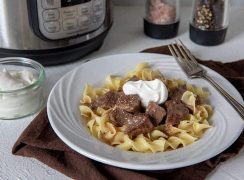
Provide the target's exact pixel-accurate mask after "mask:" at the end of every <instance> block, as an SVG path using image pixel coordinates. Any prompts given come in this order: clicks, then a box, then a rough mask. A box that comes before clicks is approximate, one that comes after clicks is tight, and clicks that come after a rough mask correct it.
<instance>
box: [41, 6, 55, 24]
mask: <svg viewBox="0 0 244 180" xmlns="http://www.w3.org/2000/svg"><path fill="white" fill-rule="evenodd" d="M42 16H43V19H44V21H56V20H58V19H59V12H58V10H57V9H53V10H45V11H43V14H42Z"/></svg>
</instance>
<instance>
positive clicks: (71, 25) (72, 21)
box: [63, 19, 77, 31]
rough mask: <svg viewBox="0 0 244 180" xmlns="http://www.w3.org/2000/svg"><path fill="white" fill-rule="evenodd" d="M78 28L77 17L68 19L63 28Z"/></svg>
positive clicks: (69, 29) (68, 29)
mask: <svg viewBox="0 0 244 180" xmlns="http://www.w3.org/2000/svg"><path fill="white" fill-rule="evenodd" d="M76 28H77V20H76V19H67V20H65V21H64V22H63V29H64V30H65V31H71V30H75V29H76Z"/></svg>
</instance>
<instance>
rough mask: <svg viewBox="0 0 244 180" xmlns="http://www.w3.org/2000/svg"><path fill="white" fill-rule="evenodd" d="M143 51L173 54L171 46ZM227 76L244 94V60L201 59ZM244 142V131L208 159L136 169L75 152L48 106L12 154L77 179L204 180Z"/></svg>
mask: <svg viewBox="0 0 244 180" xmlns="http://www.w3.org/2000/svg"><path fill="white" fill-rule="evenodd" d="M143 52H148V53H149V52H150V53H161V54H170V53H169V51H168V48H167V46H161V47H156V48H151V49H147V50H144V51H143ZM199 62H200V63H202V64H204V65H206V66H208V67H210V68H212V69H214V70H215V71H217V72H219V73H220V74H222V75H223V76H224V77H226V78H227V79H228V80H229V81H230V82H231V83H233V85H234V86H235V87H236V88H237V89H238V90H239V91H240V93H241V94H242V97H244V60H240V61H237V62H233V63H221V62H216V61H200V60H199ZM243 144H244V133H242V134H241V136H240V137H239V138H238V139H237V140H236V142H235V143H234V144H233V145H232V146H231V147H229V148H228V149H227V150H225V151H224V152H222V153H221V154H219V155H217V156H216V157H213V158H211V159H210V160H207V161H205V162H202V163H199V164H196V165H192V166H188V167H184V168H178V169H172V170H162V171H134V170H127V169H122V168H117V167H113V166H109V165H106V164H102V163H99V162H96V161H93V160H91V159H88V158H86V157H85V156H83V155H81V154H78V153H77V152H75V151H73V150H72V149H71V148H69V147H68V146H67V145H65V144H64V143H63V142H62V141H61V140H60V139H59V138H58V137H57V135H56V134H55V133H54V131H53V129H52V128H51V126H50V124H49V120H48V117H47V112H46V109H44V110H43V111H42V112H41V113H40V114H39V115H38V116H37V117H36V118H35V119H34V120H33V121H32V122H31V123H30V125H29V126H28V127H27V128H26V129H25V131H24V132H23V133H22V134H21V136H20V137H19V139H18V140H17V142H16V143H15V145H14V147H13V150H12V153H13V154H14V155H19V156H25V157H33V158H36V159H38V160H39V161H41V162H43V163H44V164H47V165H48V166H50V167H51V168H54V169H56V170H58V171H60V172H61V173H63V174H65V175H67V176H69V177H71V178H74V179H87V180H89V179H94V180H95V179H118V180H119V179H133V180H136V179H138V180H144V179H167V180H168V179H177V180H179V179H187V180H188V179H189V180H191V179H192V180H193V179H194V180H198V179H204V178H205V177H206V176H207V175H208V174H209V173H210V172H211V171H212V170H213V169H214V168H215V167H216V166H217V165H218V164H220V163H221V162H224V161H226V160H227V159H229V158H231V157H233V156H235V155H236V154H237V153H238V152H239V150H241V148H242V147H243Z"/></svg>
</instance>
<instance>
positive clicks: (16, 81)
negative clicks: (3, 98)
mask: <svg viewBox="0 0 244 180" xmlns="http://www.w3.org/2000/svg"><path fill="white" fill-rule="evenodd" d="M34 81H36V78H35V77H34V75H33V73H32V72H31V71H27V70H23V71H8V70H7V69H5V68H4V69H3V71H2V72H0V90H1V91H12V90H17V89H21V88H24V87H26V86H28V85H30V84H32V83H33V82H34Z"/></svg>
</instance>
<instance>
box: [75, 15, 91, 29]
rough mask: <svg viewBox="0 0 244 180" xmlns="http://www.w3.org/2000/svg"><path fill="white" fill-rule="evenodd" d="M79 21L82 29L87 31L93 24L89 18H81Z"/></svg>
mask: <svg viewBox="0 0 244 180" xmlns="http://www.w3.org/2000/svg"><path fill="white" fill-rule="evenodd" d="M78 21H79V26H80V29H87V28H88V27H89V25H90V23H91V21H90V18H89V17H88V16H82V17H79V19H78Z"/></svg>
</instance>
